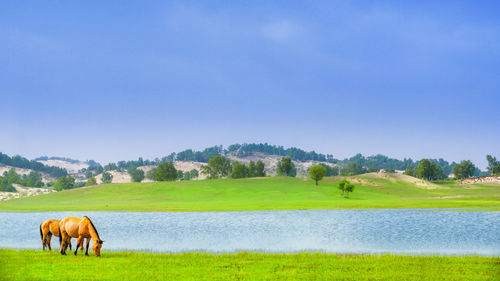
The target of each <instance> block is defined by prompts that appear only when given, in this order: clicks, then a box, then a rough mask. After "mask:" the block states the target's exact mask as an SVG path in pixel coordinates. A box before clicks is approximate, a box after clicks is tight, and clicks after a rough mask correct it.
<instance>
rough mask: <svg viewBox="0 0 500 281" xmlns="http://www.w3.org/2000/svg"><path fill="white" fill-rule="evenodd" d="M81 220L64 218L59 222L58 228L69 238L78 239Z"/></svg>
mask: <svg viewBox="0 0 500 281" xmlns="http://www.w3.org/2000/svg"><path fill="white" fill-rule="evenodd" d="M82 220H83V219H81V218H75V217H65V218H64V219H62V220H61V221H60V222H59V227H60V229H61V231H64V232H66V233H67V234H68V235H69V236H71V237H74V238H78V235H79V232H81V229H80V227H81V222H82Z"/></svg>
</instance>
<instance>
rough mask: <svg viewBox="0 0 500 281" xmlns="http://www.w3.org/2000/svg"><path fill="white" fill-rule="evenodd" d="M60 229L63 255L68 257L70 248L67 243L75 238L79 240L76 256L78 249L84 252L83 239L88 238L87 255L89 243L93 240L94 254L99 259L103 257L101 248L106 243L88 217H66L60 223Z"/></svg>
mask: <svg viewBox="0 0 500 281" xmlns="http://www.w3.org/2000/svg"><path fill="white" fill-rule="evenodd" d="M59 228H60V232H61V236H59V240H60V241H62V243H61V254H63V255H66V249H67V247H68V243H67V241H68V240H70V239H71V237H73V238H77V241H76V250H75V256H76V254H77V253H78V248H80V249H82V250H83V239H85V238H87V247H86V248H87V249H86V251H85V255H86V256H88V255H89V243H90V239H92V243H93V245H92V249H93V250H94V254H95V255H96V256H97V257H99V256H100V255H101V247H102V243H103V242H104V241H102V240H101V238H99V233H97V229H96V228H95V226H94V224H93V223H92V221H91V220H90V219H89V218H88V217H83V218H82V219H80V218H75V217H65V218H64V219H62V220H61V221H60V222H59Z"/></svg>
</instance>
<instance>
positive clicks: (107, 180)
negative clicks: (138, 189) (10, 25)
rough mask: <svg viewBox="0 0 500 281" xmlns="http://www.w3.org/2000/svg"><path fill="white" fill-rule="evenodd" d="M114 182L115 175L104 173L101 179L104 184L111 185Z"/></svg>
mask: <svg viewBox="0 0 500 281" xmlns="http://www.w3.org/2000/svg"><path fill="white" fill-rule="evenodd" d="M112 181H113V175H112V174H111V173H109V172H103V173H102V177H101V182H102V183H111V182H112Z"/></svg>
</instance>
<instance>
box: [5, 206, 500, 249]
mask: <svg viewBox="0 0 500 281" xmlns="http://www.w3.org/2000/svg"><path fill="white" fill-rule="evenodd" d="M84 215H86V216H88V217H90V218H91V219H92V221H93V222H94V225H95V226H96V228H97V230H98V232H99V235H100V237H101V239H103V240H105V243H104V246H103V250H135V251H151V252H185V251H204V252H219V253H226V252H235V251H262V252H278V253H283V252H298V251H320V252H328V253H370V254H373V253H398V254H438V255H485V256H500V212H494V211H493V212H487V211H474V212H464V211H462V212H460V211H446V210H445V211H431V210H419V209H397V210H395V209H391V210H384V209H382V210H298V211H249V212H179V213H175V212H173V213H160V212H158V213H154V212H37V213H12V212H0V248H16V249H41V240H40V234H39V225H40V223H41V222H42V221H44V220H46V219H62V218H63V217H66V216H76V217H82V216H84ZM72 242H73V244H75V243H76V239H73V240H72ZM58 244H59V241H58V239H57V238H55V239H54V238H53V239H52V247H53V249H54V248H57V247H58Z"/></svg>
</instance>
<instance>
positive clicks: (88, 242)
mask: <svg viewBox="0 0 500 281" xmlns="http://www.w3.org/2000/svg"><path fill="white" fill-rule="evenodd" d="M89 244H90V238H87V246H86V250H85V255H86V256H88V255H89ZM82 246H83V244H82Z"/></svg>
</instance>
